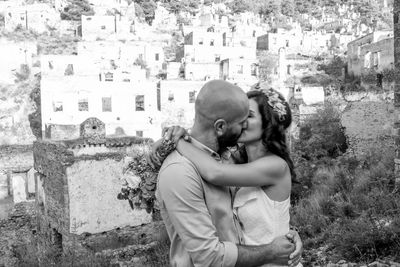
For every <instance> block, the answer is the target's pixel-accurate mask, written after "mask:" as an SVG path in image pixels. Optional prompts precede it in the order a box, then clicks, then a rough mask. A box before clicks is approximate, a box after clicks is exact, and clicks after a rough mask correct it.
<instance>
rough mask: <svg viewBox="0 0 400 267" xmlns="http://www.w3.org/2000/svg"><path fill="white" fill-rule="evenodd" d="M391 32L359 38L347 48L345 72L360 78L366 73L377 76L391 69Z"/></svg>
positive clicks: (392, 42)
mask: <svg viewBox="0 0 400 267" xmlns="http://www.w3.org/2000/svg"><path fill="white" fill-rule="evenodd" d="M393 44H394V40H393V31H375V32H372V33H370V34H367V35H365V36H363V37H360V38H358V39H356V40H354V41H352V42H350V43H349V44H348V46H347V72H348V74H349V75H352V76H356V77H360V76H362V75H365V74H368V73H372V72H373V73H375V75H379V77H377V80H378V81H379V80H381V82H380V83H381V84H382V79H383V78H384V77H382V76H381V75H382V73H383V71H384V70H389V69H393V62H394V57H393V54H394V53H393Z"/></svg>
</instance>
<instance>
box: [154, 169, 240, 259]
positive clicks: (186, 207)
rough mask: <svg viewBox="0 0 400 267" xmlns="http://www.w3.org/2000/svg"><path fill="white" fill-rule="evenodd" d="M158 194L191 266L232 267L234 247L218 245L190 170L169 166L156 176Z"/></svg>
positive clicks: (200, 189)
mask: <svg viewBox="0 0 400 267" xmlns="http://www.w3.org/2000/svg"><path fill="white" fill-rule="evenodd" d="M158 191H159V194H160V197H161V198H162V201H163V205H165V209H166V211H167V214H168V218H169V220H170V222H171V224H172V225H173V227H174V229H175V231H176V233H177V235H178V236H179V238H180V239H181V240H182V244H183V247H184V249H185V250H186V251H187V252H188V254H189V255H190V258H191V260H192V262H193V264H194V266H227V267H228V266H235V264H236V260H237V257H238V249H237V246H236V245H235V244H234V243H232V242H221V241H220V240H219V238H218V235H217V231H216V228H215V226H214V225H213V223H212V219H211V215H210V213H209V211H208V209H207V206H206V203H205V199H204V191H203V184H202V181H201V178H200V177H199V176H198V174H197V173H196V171H195V170H194V168H191V166H190V165H186V164H171V165H169V166H167V167H166V168H163V169H162V170H161V171H160V173H159V182H158Z"/></svg>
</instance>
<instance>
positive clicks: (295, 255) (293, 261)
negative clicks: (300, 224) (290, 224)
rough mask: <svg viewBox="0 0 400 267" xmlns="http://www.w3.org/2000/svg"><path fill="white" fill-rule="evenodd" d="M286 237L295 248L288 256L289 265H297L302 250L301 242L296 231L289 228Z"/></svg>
mask: <svg viewBox="0 0 400 267" xmlns="http://www.w3.org/2000/svg"><path fill="white" fill-rule="evenodd" d="M286 237H287V238H288V239H289V240H290V241H291V242H292V243H293V244H294V245H295V250H294V251H293V252H292V253H291V254H290V256H289V266H297V265H298V264H299V263H300V260H301V254H302V252H303V242H302V241H301V238H300V235H299V233H298V232H297V231H294V230H290V231H289V233H288V234H287V235H286Z"/></svg>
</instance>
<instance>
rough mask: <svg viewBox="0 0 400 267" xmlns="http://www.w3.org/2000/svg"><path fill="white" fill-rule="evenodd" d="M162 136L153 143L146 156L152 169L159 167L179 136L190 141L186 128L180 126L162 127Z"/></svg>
mask: <svg viewBox="0 0 400 267" xmlns="http://www.w3.org/2000/svg"><path fill="white" fill-rule="evenodd" d="M162 136H163V137H162V138H161V139H159V140H157V141H156V142H154V143H153V145H152V147H151V152H150V155H149V157H148V162H149V164H150V165H151V166H152V167H153V168H154V169H159V168H160V167H161V165H162V163H163V161H164V160H165V158H166V157H167V156H168V154H169V153H170V152H172V151H171V145H172V146H173V148H172V149H175V148H176V145H177V143H178V141H179V139H181V138H183V139H184V140H186V141H190V136H189V134H188V132H187V130H186V129H185V128H182V127H180V126H171V127H164V128H163V131H162ZM171 142H172V144H171Z"/></svg>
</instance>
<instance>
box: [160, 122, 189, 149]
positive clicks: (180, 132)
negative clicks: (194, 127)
mask: <svg viewBox="0 0 400 267" xmlns="http://www.w3.org/2000/svg"><path fill="white" fill-rule="evenodd" d="M162 136H163V138H164V140H172V142H174V144H175V145H176V144H177V143H178V141H179V139H181V138H183V139H184V140H185V141H190V135H189V133H188V131H187V130H186V129H185V128H183V127H181V126H176V125H175V126H171V127H164V129H163V131H162Z"/></svg>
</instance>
